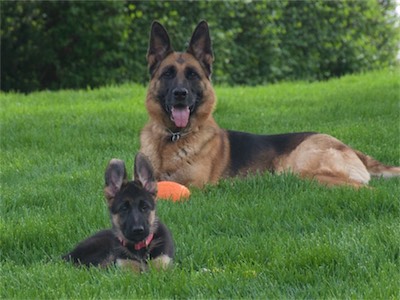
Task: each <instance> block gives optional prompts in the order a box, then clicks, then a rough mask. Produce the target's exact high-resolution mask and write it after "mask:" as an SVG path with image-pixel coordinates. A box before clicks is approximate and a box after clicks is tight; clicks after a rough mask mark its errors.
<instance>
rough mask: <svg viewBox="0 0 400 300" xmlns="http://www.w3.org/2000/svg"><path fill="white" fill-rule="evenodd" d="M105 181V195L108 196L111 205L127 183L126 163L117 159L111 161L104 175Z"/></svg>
mask: <svg viewBox="0 0 400 300" xmlns="http://www.w3.org/2000/svg"><path fill="white" fill-rule="evenodd" d="M104 179H105V188H104V195H105V196H106V198H107V200H108V203H109V204H111V202H112V200H113V199H114V197H115V195H116V194H117V193H118V191H119V190H120V189H121V186H122V184H124V183H126V182H127V174H126V169H125V163H124V162H123V161H122V160H120V159H116V158H114V159H112V160H110V162H109V163H108V166H107V169H106V172H105V174H104Z"/></svg>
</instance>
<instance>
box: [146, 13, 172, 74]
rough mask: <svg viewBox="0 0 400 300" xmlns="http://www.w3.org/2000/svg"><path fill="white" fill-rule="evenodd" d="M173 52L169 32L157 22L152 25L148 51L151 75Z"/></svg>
mask: <svg viewBox="0 0 400 300" xmlns="http://www.w3.org/2000/svg"><path fill="white" fill-rule="evenodd" d="M171 52H173V49H172V47H171V42H170V40H169V36H168V32H167V31H166V30H165V28H164V26H162V25H161V24H160V23H158V22H157V21H154V22H153V24H152V25H151V31H150V41H149V48H148V49H147V62H148V66H149V71H150V75H151V76H153V74H154V71H155V70H156V69H157V68H158V66H159V65H160V63H161V61H162V60H163V59H164V58H166V57H167V55H168V54H170V53H171Z"/></svg>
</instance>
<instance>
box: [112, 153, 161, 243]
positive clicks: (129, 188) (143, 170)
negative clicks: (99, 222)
mask: <svg viewBox="0 0 400 300" xmlns="http://www.w3.org/2000/svg"><path fill="white" fill-rule="evenodd" d="M104 194H105V196H106V199H107V202H108V208H109V210H110V215H111V222H112V225H113V229H114V232H115V234H116V235H117V237H118V238H119V239H120V240H121V241H122V242H124V243H126V242H133V243H138V242H140V241H143V240H144V239H146V238H147V237H148V236H149V234H152V233H154V231H155V229H156V227H157V224H156V214H155V209H156V202H155V198H156V194H157V182H156V180H155V178H154V171H153V167H152V166H151V164H150V162H149V161H148V159H147V158H146V156H145V155H144V154H142V153H138V154H137V155H136V158H135V167H134V180H133V181H128V180H127V174H126V169H125V163H124V162H123V161H122V160H119V159H112V160H111V161H110V162H109V164H108V167H107V169H106V172H105V188H104Z"/></svg>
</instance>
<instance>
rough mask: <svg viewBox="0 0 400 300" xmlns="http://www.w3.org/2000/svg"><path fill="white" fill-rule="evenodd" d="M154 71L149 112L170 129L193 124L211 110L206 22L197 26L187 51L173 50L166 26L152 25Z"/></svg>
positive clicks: (149, 56)
mask: <svg viewBox="0 0 400 300" xmlns="http://www.w3.org/2000/svg"><path fill="white" fill-rule="evenodd" d="M147 61H148V63H149V71H150V75H151V81H150V86H149V90H148V95H147V101H146V106H147V109H148V112H149V114H150V116H151V117H152V118H153V119H156V120H158V121H159V122H161V123H162V124H163V125H165V126H166V127H168V128H171V129H182V128H186V127H188V126H190V124H192V123H193V122H195V121H196V118H197V119H199V118H201V119H204V118H207V117H208V115H209V114H210V113H211V112H212V110H213V108H214V103H215V96H214V93H213V89H212V86H211V81H210V77H211V64H212V61H213V55H212V50H211V40H210V36H209V31H208V26H207V23H205V22H201V23H200V24H199V25H198V26H197V28H196V29H195V31H194V33H193V36H192V39H191V41H190V44H189V48H188V49H187V51H186V52H174V51H173V50H172V47H171V44H170V41H169V36H168V33H167V32H166V30H165V29H164V27H163V26H162V25H161V24H159V23H157V22H154V23H153V25H152V30H151V35H150V43H149V50H148V54H147Z"/></svg>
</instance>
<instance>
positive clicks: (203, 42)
mask: <svg viewBox="0 0 400 300" xmlns="http://www.w3.org/2000/svg"><path fill="white" fill-rule="evenodd" d="M187 52H188V53H190V54H192V55H193V56H194V57H196V58H197V59H198V60H199V61H200V62H201V63H202V64H203V66H204V68H205V69H206V71H207V72H208V76H210V75H211V66H212V63H213V61H214V56H213V52H212V47H211V38H210V32H209V30H208V25H207V22H206V21H201V22H200V23H199V24H198V25H197V27H196V29H195V30H194V32H193V35H192V38H191V39H190V43H189V47H188V49H187Z"/></svg>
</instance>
